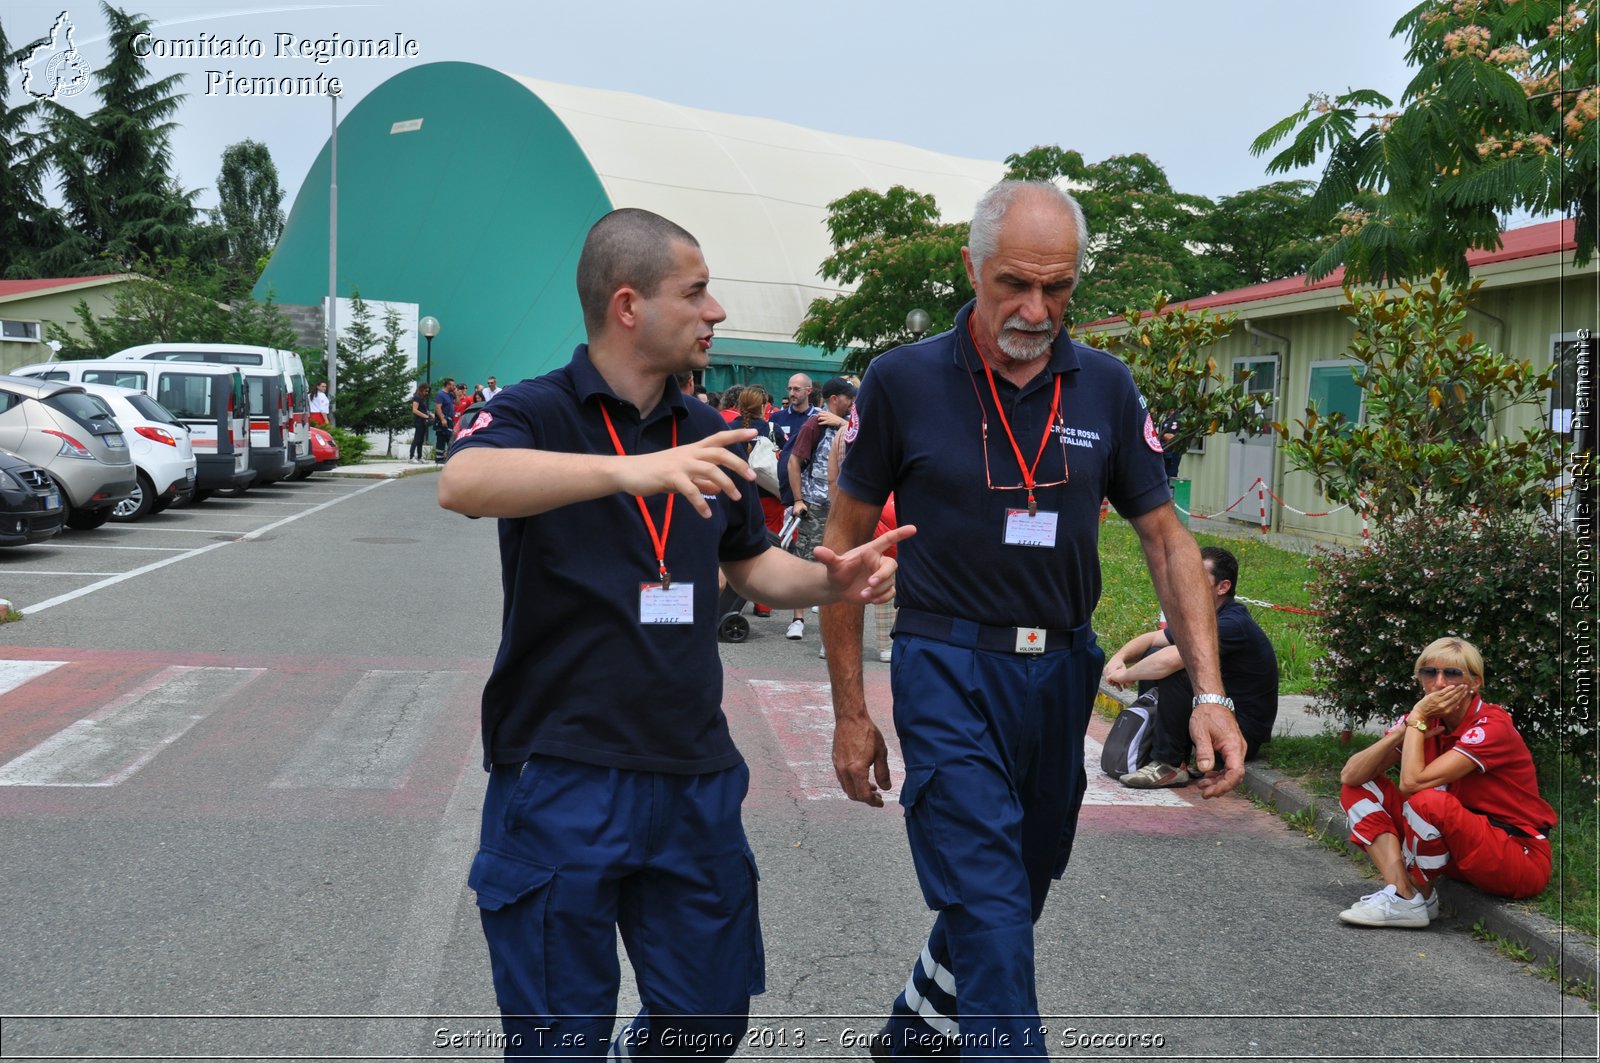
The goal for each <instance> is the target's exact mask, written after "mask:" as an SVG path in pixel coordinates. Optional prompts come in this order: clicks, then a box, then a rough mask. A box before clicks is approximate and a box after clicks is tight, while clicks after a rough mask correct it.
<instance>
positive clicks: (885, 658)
mask: <svg viewBox="0 0 1600 1063" xmlns="http://www.w3.org/2000/svg"><path fill="white" fill-rule="evenodd" d="M878 660H880V661H882V662H883V663H884V664H888V663H889V662H890V661H892V660H894V651H893V650H879V651H878Z"/></svg>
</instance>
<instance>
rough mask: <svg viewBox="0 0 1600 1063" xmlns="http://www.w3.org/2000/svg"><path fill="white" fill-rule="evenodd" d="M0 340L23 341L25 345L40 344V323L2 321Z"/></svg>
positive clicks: (0, 322) (0, 321) (0, 324)
mask: <svg viewBox="0 0 1600 1063" xmlns="http://www.w3.org/2000/svg"><path fill="white" fill-rule="evenodd" d="M0 339H6V340H13V341H21V342H23V343H38V342H39V323H38V322H37V321H3V320H0Z"/></svg>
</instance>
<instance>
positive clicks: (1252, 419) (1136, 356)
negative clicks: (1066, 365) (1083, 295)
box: [1083, 295, 1273, 454]
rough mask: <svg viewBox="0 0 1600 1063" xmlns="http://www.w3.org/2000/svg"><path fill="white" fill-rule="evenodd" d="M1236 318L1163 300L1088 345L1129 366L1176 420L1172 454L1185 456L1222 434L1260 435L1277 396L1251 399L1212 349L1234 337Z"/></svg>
mask: <svg viewBox="0 0 1600 1063" xmlns="http://www.w3.org/2000/svg"><path fill="white" fill-rule="evenodd" d="M1236 319H1237V315H1235V314H1223V315H1220V316H1219V315H1215V314H1212V313H1211V312H1209V311H1207V310H1198V311H1190V310H1188V309H1185V308H1182V307H1178V308H1174V309H1171V310H1168V309H1167V297H1166V296H1165V295H1161V296H1158V297H1157V298H1156V300H1155V303H1154V304H1153V305H1152V306H1151V307H1150V308H1149V309H1141V308H1139V307H1130V308H1129V309H1128V310H1127V311H1125V312H1124V313H1123V320H1124V321H1125V322H1127V325H1128V327H1127V331H1125V332H1123V333H1122V334H1120V335H1111V334H1109V333H1089V334H1086V335H1084V336H1083V341H1084V342H1085V343H1088V344H1089V345H1090V346H1093V347H1099V348H1101V349H1102V350H1106V351H1110V352H1111V353H1113V354H1115V355H1117V356H1118V357H1119V358H1121V359H1122V360H1123V361H1124V362H1126V363H1127V365H1128V369H1129V371H1130V372H1132V373H1133V381H1134V383H1135V384H1137V385H1138V387H1139V394H1141V395H1143V396H1145V398H1146V399H1147V400H1149V401H1152V402H1154V403H1155V405H1156V408H1157V411H1158V412H1159V414H1160V415H1161V416H1162V417H1165V416H1167V415H1170V414H1176V415H1177V418H1178V431H1177V434H1176V438H1174V439H1173V440H1172V441H1171V442H1170V443H1168V444H1167V447H1168V449H1176V450H1177V452H1178V453H1180V454H1181V453H1183V452H1184V451H1186V450H1188V449H1189V448H1190V447H1193V446H1195V445H1197V444H1198V443H1199V442H1200V441H1201V440H1203V439H1205V438H1206V437H1207V436H1209V435H1213V434H1214V433H1217V432H1241V431H1242V432H1258V431H1260V430H1261V429H1262V428H1263V427H1264V422H1263V417H1264V410H1265V408H1266V407H1267V406H1270V405H1271V404H1272V401H1273V400H1272V396H1271V395H1268V394H1259V393H1255V394H1253V393H1251V392H1250V390H1249V389H1248V388H1247V386H1246V385H1247V383H1248V382H1247V381H1244V380H1229V379H1227V377H1225V376H1224V375H1223V373H1222V372H1221V370H1219V369H1218V368H1217V360H1216V359H1215V358H1213V357H1211V356H1210V355H1209V354H1207V353H1206V351H1207V349H1208V348H1209V347H1211V346H1212V344H1214V343H1216V342H1217V341H1218V340H1220V339H1222V338H1223V337H1224V336H1226V335H1228V334H1229V333H1230V332H1232V331H1233V326H1234V322H1235V320H1236Z"/></svg>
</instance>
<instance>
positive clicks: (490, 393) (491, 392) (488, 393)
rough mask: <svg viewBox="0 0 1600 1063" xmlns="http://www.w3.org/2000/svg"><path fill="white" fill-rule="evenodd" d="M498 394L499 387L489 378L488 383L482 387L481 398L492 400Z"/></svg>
mask: <svg viewBox="0 0 1600 1063" xmlns="http://www.w3.org/2000/svg"><path fill="white" fill-rule="evenodd" d="M498 394H500V385H499V384H498V383H496V382H495V379H494V377H490V378H489V383H488V384H487V385H485V386H484V389H483V397H484V398H486V399H492V398H494V397H495V396H496V395H498Z"/></svg>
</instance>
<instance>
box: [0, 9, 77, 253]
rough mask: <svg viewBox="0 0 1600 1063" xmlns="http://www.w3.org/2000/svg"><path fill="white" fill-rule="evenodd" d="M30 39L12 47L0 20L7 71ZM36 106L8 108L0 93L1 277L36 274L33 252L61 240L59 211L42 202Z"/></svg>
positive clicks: (1, 59)
mask: <svg viewBox="0 0 1600 1063" xmlns="http://www.w3.org/2000/svg"><path fill="white" fill-rule="evenodd" d="M32 47H33V46H32V45H31V44H28V45H24V46H23V47H22V48H20V49H17V50H13V49H12V48H11V45H10V42H9V41H7V39H6V34H5V26H4V25H3V24H0V64H3V67H4V69H5V70H6V71H7V72H9V71H11V70H13V69H14V68H15V67H16V65H17V62H18V61H19V60H20V59H22V58H23V54H22V53H23V52H25V51H27V50H29V49H31V48H32ZM37 111H38V108H37V105H36V104H34V103H32V102H29V103H26V104H24V105H22V106H21V107H10V106H8V105H7V103H6V97H5V94H4V93H0V277H26V276H30V275H37V274H36V271H35V268H34V256H35V255H37V254H38V252H39V251H40V250H41V249H43V248H44V247H46V246H49V245H50V244H53V243H55V242H57V241H59V240H60V238H61V235H62V233H61V230H62V223H61V218H60V216H59V215H58V214H57V213H56V212H55V211H53V210H51V209H50V208H49V207H47V206H46V205H45V202H44V175H45V169H46V166H47V161H48V160H47V155H46V152H45V150H44V143H43V141H42V139H41V138H40V137H39V134H38V132H37V131H36V130H35V129H34V128H33V121H34V118H35V116H36V114H37Z"/></svg>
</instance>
